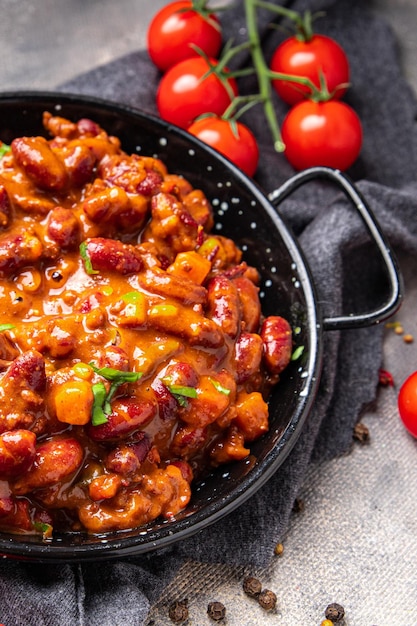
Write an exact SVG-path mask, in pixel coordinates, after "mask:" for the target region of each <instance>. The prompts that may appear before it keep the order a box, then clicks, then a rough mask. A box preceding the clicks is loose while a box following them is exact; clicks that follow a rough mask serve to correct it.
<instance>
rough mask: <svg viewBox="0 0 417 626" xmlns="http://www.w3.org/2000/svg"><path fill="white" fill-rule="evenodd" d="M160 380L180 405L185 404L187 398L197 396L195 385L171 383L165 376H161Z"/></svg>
mask: <svg viewBox="0 0 417 626" xmlns="http://www.w3.org/2000/svg"><path fill="white" fill-rule="evenodd" d="M162 382H163V383H164V385H165V387H166V388H167V389H168V390H169V392H170V393H172V395H173V396H174V398H175V399H176V401H177V402H178V404H179V405H180V406H187V398H197V389H196V388H195V387H186V386H182V385H172V384H171V383H170V382H169V380H168V379H167V378H165V379H164V378H162Z"/></svg>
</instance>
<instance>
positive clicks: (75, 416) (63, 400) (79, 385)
mask: <svg viewBox="0 0 417 626" xmlns="http://www.w3.org/2000/svg"><path fill="white" fill-rule="evenodd" d="M93 402H94V395H93V391H92V389H91V385H90V383H88V382H87V381H85V380H73V381H69V382H67V383H63V384H62V385H61V386H60V387H59V389H58V391H57V393H56V395H55V410H56V416H57V419H58V420H59V421H60V422H64V423H65V424H74V425H77V426H82V425H84V424H88V422H89V421H90V416H91V409H92V407H93Z"/></svg>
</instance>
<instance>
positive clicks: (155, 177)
mask: <svg viewBox="0 0 417 626" xmlns="http://www.w3.org/2000/svg"><path fill="white" fill-rule="evenodd" d="M162 181H163V178H162V176H161V174H160V173H159V172H156V171H155V170H146V176H145V178H144V179H143V180H142V181H141V182H140V183H138V185H137V186H136V193H141V194H143V195H144V196H147V197H150V196H153V195H154V194H155V193H158V191H159V190H160V187H161V184H162Z"/></svg>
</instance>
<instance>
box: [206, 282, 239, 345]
mask: <svg viewBox="0 0 417 626" xmlns="http://www.w3.org/2000/svg"><path fill="white" fill-rule="evenodd" d="M207 300H208V309H207V317H209V318H210V319H212V320H213V321H214V322H216V324H218V325H219V326H221V328H222V329H223V331H224V332H225V333H226V335H229V337H236V335H237V333H238V331H239V321H240V303H239V296H238V293H237V289H236V287H235V285H234V284H233V282H232V281H231V280H229V278H227V277H226V276H224V275H223V274H219V275H218V276H214V277H213V278H212V279H211V280H210V281H209V283H208V286H207Z"/></svg>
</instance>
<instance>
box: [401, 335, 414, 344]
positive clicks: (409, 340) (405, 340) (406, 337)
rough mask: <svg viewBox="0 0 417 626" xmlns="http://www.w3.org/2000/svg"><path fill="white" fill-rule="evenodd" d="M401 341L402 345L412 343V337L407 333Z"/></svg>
mask: <svg viewBox="0 0 417 626" xmlns="http://www.w3.org/2000/svg"><path fill="white" fill-rule="evenodd" d="M403 341H404V343H413V341H414V337H413V335H411V334H410V333H407V334H406V335H404V337H403Z"/></svg>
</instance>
